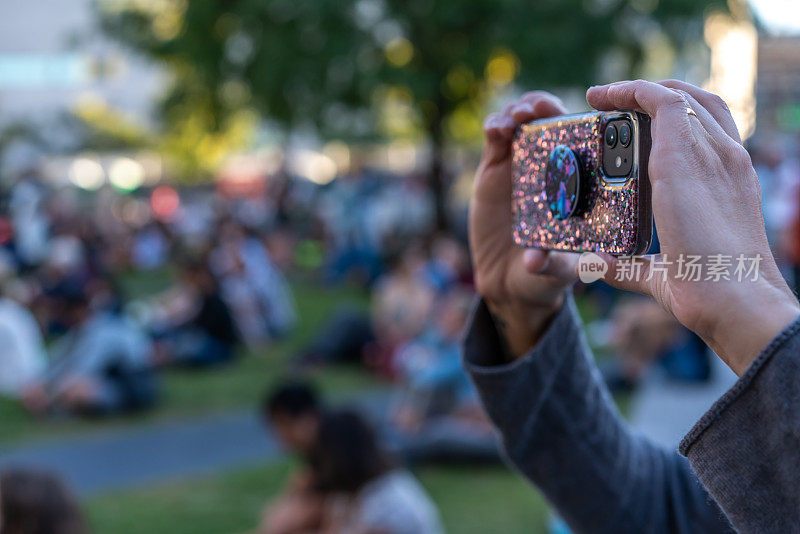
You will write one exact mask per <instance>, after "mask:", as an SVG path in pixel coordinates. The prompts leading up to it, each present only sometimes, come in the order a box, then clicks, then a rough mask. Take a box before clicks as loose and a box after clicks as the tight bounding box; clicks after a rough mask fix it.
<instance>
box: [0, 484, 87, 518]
mask: <svg viewBox="0 0 800 534" xmlns="http://www.w3.org/2000/svg"><path fill="white" fill-rule="evenodd" d="M0 532H2V533H3V534H88V532H89V528H88V526H87V525H86V521H85V519H84V517H83V513H82V512H81V510H80V507H79V506H78V502H77V501H76V500H75V498H74V497H73V496H72V495H71V494H70V492H69V491H68V490H67V488H66V487H65V486H64V485H63V484H62V483H61V481H60V480H59V479H58V477H57V476H55V475H53V474H52V473H47V472H44V471H34V470H29V469H8V470H5V471H2V472H0Z"/></svg>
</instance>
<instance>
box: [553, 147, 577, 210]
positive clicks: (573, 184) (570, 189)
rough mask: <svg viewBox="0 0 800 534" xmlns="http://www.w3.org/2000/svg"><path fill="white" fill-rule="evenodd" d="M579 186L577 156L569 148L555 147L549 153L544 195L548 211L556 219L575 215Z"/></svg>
mask: <svg viewBox="0 0 800 534" xmlns="http://www.w3.org/2000/svg"><path fill="white" fill-rule="evenodd" d="M580 186H581V166H580V163H579V162H578V156H576V155H575V152H573V151H572V149H570V148H569V147H567V146H565V145H557V146H556V147H555V148H553V151H552V152H551V153H550V159H549V160H548V162H547V172H546V175H545V193H546V194H547V203H548V206H549V207H550V211H552V212H553V216H554V217H555V218H556V219H562V220H563V219H566V218H567V217H570V216H571V215H572V214H573V213H575V209H576V208H577V206H578V199H579V195H580Z"/></svg>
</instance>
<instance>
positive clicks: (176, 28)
mask: <svg viewBox="0 0 800 534" xmlns="http://www.w3.org/2000/svg"><path fill="white" fill-rule="evenodd" d="M101 5H105V4H101ZM108 6H113V7H108ZM723 7H724V1H723V0H469V1H464V0H194V1H187V0H161V1H160V2H142V1H141V0H139V1H137V0H129V1H128V2H122V0H118V1H117V2H112V3H109V4H107V6H106V7H105V8H104V9H102V20H103V23H104V27H105V28H106V30H108V33H109V34H110V35H112V36H114V37H115V38H117V39H119V40H121V41H123V42H125V43H127V44H128V45H130V46H132V47H134V48H135V49H136V50H138V51H140V52H142V53H144V54H145V55H147V56H149V57H151V58H153V59H156V60H158V61H161V62H163V63H164V64H165V65H167V66H168V67H169V70H170V72H171V74H172V80H173V83H172V84H171V86H170V90H169V92H168V94H167V95H165V98H164V101H163V103H162V106H161V108H160V112H161V113H160V115H161V117H162V118H163V120H164V125H165V128H178V131H181V130H180V128H181V126H180V125H181V124H183V128H184V129H186V128H188V126H187V125H186V123H187V121H194V122H193V123H194V124H195V126H196V127H197V128H200V129H207V130H209V131H211V132H225V131H226V130H227V129H229V128H231V121H232V120H235V117H237V116H239V117H240V118H241V115H237V114H241V113H242V110H250V111H253V112H255V113H256V114H257V115H258V116H260V117H266V118H269V119H271V120H273V121H276V122H277V123H279V124H281V125H282V126H284V127H285V128H286V129H288V130H292V129H295V128H298V127H305V126H312V127H314V128H316V130H317V131H319V132H321V133H322V134H323V135H325V136H331V137H333V136H335V137H339V138H345V139H352V138H359V137H365V136H374V135H381V134H390V135H420V134H423V135H425V136H426V137H427V139H428V140H429V141H430V142H431V144H432V146H433V153H434V158H433V160H434V161H433V164H432V165H433V166H432V170H431V174H432V176H433V183H434V185H435V183H436V181H437V180H438V181H439V182H441V181H442V169H441V162H440V161H438V162H437V159H441V151H442V148H443V147H444V145H445V144H446V143H447V141H448V140H452V139H455V140H458V141H461V140H466V139H471V138H474V137H475V136H476V135H478V134H479V124H480V123H479V122H478V121H479V117H480V116H481V115H482V114H483V112H484V110H485V107H486V104H487V103H488V102H490V101H491V99H492V98H493V97H494V96H496V95H497V94H499V93H501V92H502V91H504V90H507V89H508V88H509V87H511V86H514V85H516V86H517V87H521V88H528V87H562V86H585V85H587V84H591V83H596V82H598V81H605V80H603V78H604V76H608V75H609V74H608V73H607V72H604V70H605V71H607V70H608V69H607V66H608V65H609V64H613V65H616V69H611V74H614V75H631V74H634V73H636V72H637V71H638V70H639V69H640V68H641V66H642V63H643V61H644V59H645V58H646V51H647V49H648V47H649V46H651V45H652V41H653V38H654V37H659V38H660V39H661V42H662V43H668V44H669V45H670V46H676V47H680V46H682V45H683V44H684V43H686V42H687V41H689V40H691V39H697V38H698V37H699V36H700V34H701V28H702V17H701V15H702V14H703V13H704V12H705V11H706V10H708V9H710V8H723ZM439 189H441V187H439Z"/></svg>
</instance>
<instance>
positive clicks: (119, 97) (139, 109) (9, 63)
mask: <svg viewBox="0 0 800 534" xmlns="http://www.w3.org/2000/svg"><path fill="white" fill-rule="evenodd" d="M100 1H103V0H100ZM94 10H95V1H94V0H2V2H0V131H2V130H3V129H4V128H7V127H8V126H9V125H13V124H26V125H29V126H31V127H32V128H35V129H36V131H37V134H40V135H41V136H43V137H45V138H46V140H47V144H48V145H49V146H54V147H59V146H60V145H61V144H68V142H69V139H68V138H67V137H68V136H69V135H70V134H69V132H65V131H63V129H59V128H58V127H57V119H59V118H60V117H64V116H65V115H67V114H68V113H69V112H71V111H72V110H75V109H76V108H77V107H79V106H81V105H108V106H110V107H113V108H115V109H118V110H120V111H122V112H123V113H125V114H126V115H127V116H129V117H131V118H132V119H134V120H141V121H147V120H148V119H149V117H150V110H151V105H152V103H153V102H154V100H155V98H156V97H157V96H158V95H159V94H160V93H161V92H162V90H163V86H164V83H165V79H164V76H163V75H162V74H161V73H160V72H159V71H158V70H157V69H156V68H154V67H153V66H152V65H150V64H147V63H145V62H144V61H142V60H141V59H137V58H136V57H134V56H133V55H132V54H130V53H129V52H127V51H126V50H124V49H122V48H121V47H120V46H118V45H117V44H115V43H113V42H111V41H110V40H109V39H107V38H105V37H104V36H103V35H102V32H101V31H100V28H99V27H98V25H97V20H96V17H95V11H94ZM31 150H32V149H30V147H29V148H28V149H27V150H23V149H17V150H10V151H9V153H8V154H6V155H5V159H6V164H7V165H10V166H17V165H24V164H26V163H29V162H26V161H25V160H26V159H31V158H32V157H33V156H32V155H31V154H30V153H29V152H30V151H31ZM15 160H16V161H15Z"/></svg>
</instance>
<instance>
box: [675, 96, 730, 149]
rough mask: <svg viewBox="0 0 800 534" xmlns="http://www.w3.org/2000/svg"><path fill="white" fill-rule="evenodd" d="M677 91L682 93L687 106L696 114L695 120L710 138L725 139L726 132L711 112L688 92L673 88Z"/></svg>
mask: <svg viewBox="0 0 800 534" xmlns="http://www.w3.org/2000/svg"><path fill="white" fill-rule="evenodd" d="M675 90H676V91H678V92H679V93H681V94H682V95H683V97H684V98H685V99H686V103H687V104H688V106H689V108H691V109H692V110H693V111H694V112H695V115H696V118H697V121H698V122H699V123H700V126H702V127H703V128H704V129H705V131H706V132H707V133H708V134H709V137H710V138H711V139H715V140H719V139H725V138H726V137H728V134H727V132H725V130H723V128H722V126H721V125H720V124H719V122H717V120H716V119H715V118H714V117H713V116H712V115H711V113H710V112H709V111H708V110H707V109H706V108H705V107H703V105H702V104H700V102H698V101H697V100H696V99H695V98H694V97H693V96H692V95H690V94H689V93H687V92H685V91H682V90H680V89H675Z"/></svg>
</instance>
